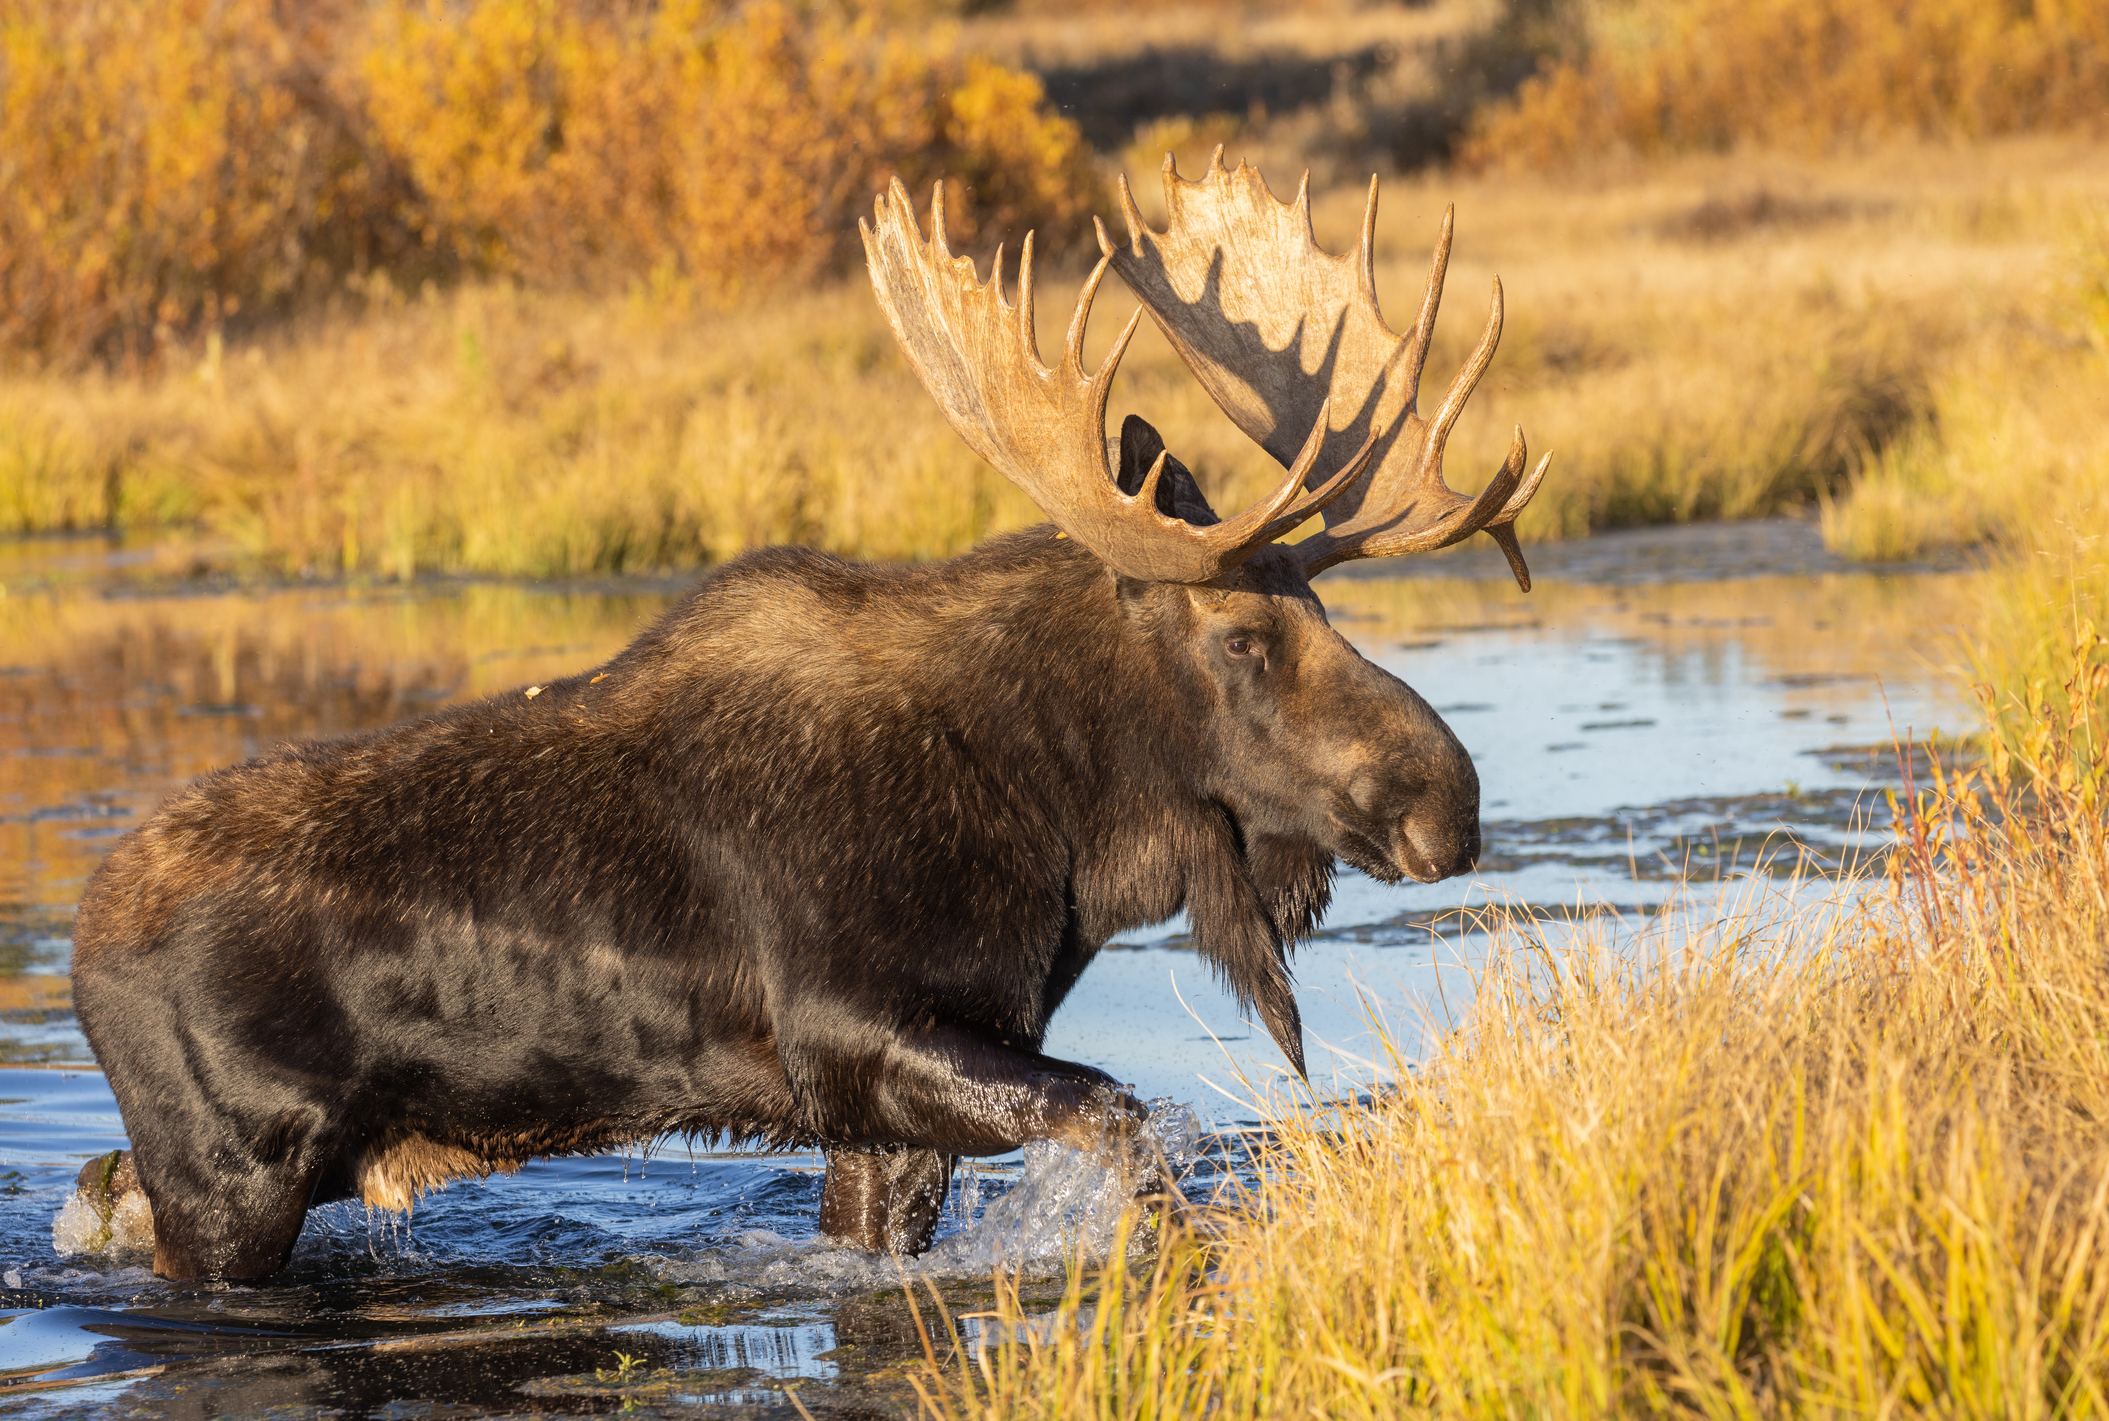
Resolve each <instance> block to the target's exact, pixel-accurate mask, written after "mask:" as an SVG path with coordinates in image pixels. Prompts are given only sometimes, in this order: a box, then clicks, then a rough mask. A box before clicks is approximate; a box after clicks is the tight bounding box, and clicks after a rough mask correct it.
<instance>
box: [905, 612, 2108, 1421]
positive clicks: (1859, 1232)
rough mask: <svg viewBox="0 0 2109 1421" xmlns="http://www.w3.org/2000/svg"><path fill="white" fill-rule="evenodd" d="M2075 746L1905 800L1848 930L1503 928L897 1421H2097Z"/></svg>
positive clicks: (1997, 758)
mask: <svg viewBox="0 0 2109 1421" xmlns="http://www.w3.org/2000/svg"><path fill="white" fill-rule="evenodd" d="M2065 675H2066V677H2067V678H2069V679H2075V680H2077V681H2079V682H2081V683H2091V682H2094V681H2097V680H2103V679H2109V665H2105V659H2104V656H2103V651H2102V646H2101V643H2100V640H2099V639H2098V638H2097V637H2096V636H2095V635H2094V634H2093V632H2092V629H2091V628H2087V627H2082V628H2081V629H2080V634H2079V636H2078V637H2077V638H2076V639H2073V640H2069V641H2068V642H2067V649H2066V666H2065ZM2105 733H2109V725H2105V724H2104V723H2102V722H2101V721H2100V720H2099V719H2098V718H2096V716H2095V715H2094V713H2093V712H2092V711H2091V710H2090V709H2089V708H2088V706H2087V704H2085V703H2082V704H2081V705H2080V706H2079V707H2078V708H2077V710H2076V714H2075V716H2074V718H2073V719H2072V720H2070V721H2069V722H2067V721H2064V720H2061V721H2059V722H2058V723H2056V724H2054V725H2046V726H2045V727H2044V729H2043V731H2042V733H2040V734H2038V735H2037V736H2035V737H2034V739H2033V740H2032V741H2031V742H2030V745H2029V746H2028V747H2026V748H2025V750H2024V752H2023V753H2021V754H2016V755H2007V754H2004V753H2000V752H1996V751H1995V752H1994V754H1993V755H1992V756H1991V758H1990V759H1989V760H1987V761H1986V762H1985V763H1984V764H1982V765H1981V766H1979V767H1978V768H1975V769H1972V770H1969V771H1966V772H1964V773H1961V774H1943V775H1941V776H1939V777H1938V778H1937V779H1936V780H1935V782H1934V783H1933V784H1932V785H1930V786H1927V787H1925V788H1924V790H1923V793H1922V794H1921V795H1919V796H1916V797H1913V796H1910V795H1907V798H1906V803H1907V807H1909V808H1910V809H1911V810H1913V812H1912V813H1911V814H1909V815H1908V816H1907V818H1906V820H1905V827H1904V829H1903V830H1902V831H1901V842H1900V845H1899V852H1898V853H1897V854H1896V855H1895V856H1894V857H1893V858H1892V860H1891V871H1890V873H1889V876H1888V878H1887V879H1886V881H1879V882H1876V883H1873V884H1871V885H1868V888H1867V892H1866V894H1865V896H1864V897H1862V898H1861V899H1859V900H1858V902H1857V904H1853V905H1850V906H1841V907H1838V908H1836V909H1833V910H1831V911H1829V912H1822V911H1814V912H1812V911H1810V910H1809V909H1808V908H1807V907H1806V906H1801V907H1795V906H1792V905H1782V906H1780V907H1778V908H1776V909H1772V910H1770V911H1768V910H1767V909H1765V908H1764V906H1763V905H1750V906H1748V907H1746V908H1745V909H1744V910H1742V911H1730V912H1727V913H1726V914H1724V915H1723V916H1721V917H1720V919H1719V921H1718V922H1714V923H1711V924H1707V925H1704V926H1699V927H1691V926H1690V925H1687V926H1686V927H1684V928H1681V929H1676V930H1672V931H1660V932H1658V933H1657V934H1655V935H1654V936H1653V937H1652V938H1651V937H1650V936H1649V935H1647V934H1643V935H1642V938H1641V943H1642V948H1641V950H1635V949H1634V948H1633V946H1632V945H1631V944H1627V945H1624V946H1623V947H1622V948H1621V947H1614V946H1613V945H1612V944H1610V943H1608V942H1606V941H1603V940H1595V941H1591V940H1589V939H1587V938H1586V937H1585V938H1580V939H1576V940H1569V941H1555V940H1551V939H1548V938H1545V937H1541V936H1538V935H1536V934H1535V933H1534V932H1532V931H1530V930H1526V929H1523V928H1519V927H1515V926H1511V927H1508V928H1506V929H1504V930H1503V931H1501V932H1500V933H1498V934H1497V945H1496V948H1495V950H1494V951H1493V953H1492V954H1491V956H1490V957H1489V958H1488V959H1487V960H1486V962H1485V963H1484V965H1483V966H1482V967H1480V968H1478V969H1477V971H1476V979H1477V980H1476V994H1475V995H1474V997H1473V999H1472V1002H1471V1004H1470V1006H1469V1007H1468V1008H1466V1009H1464V1011H1463V1013H1462V1015H1461V1017H1460V1018H1459V1019H1457V1020H1455V1021H1454V1022H1448V1023H1442V1025H1444V1026H1446V1027H1447V1029H1444V1030H1439V1031H1434V1032H1430V1033H1428V1036H1429V1040H1428V1043H1427V1044H1426V1046H1425V1047H1424V1049H1423V1052H1422V1054H1421V1055H1420V1057H1419V1058H1418V1059H1416V1060H1411V1061H1409V1060H1405V1059H1400V1058H1398V1057H1397V1056H1394V1058H1393V1059H1392V1060H1390V1061H1389V1062H1387V1063H1386V1064H1387V1065H1388V1066H1389V1067H1390V1069H1391V1074H1392V1075H1393V1077H1394V1078H1395V1081H1396V1084H1395V1085H1393V1086H1392V1087H1390V1088H1388V1089H1385V1090H1382V1091H1379V1092H1377V1093H1376V1094H1375V1095H1374V1096H1373V1097H1370V1098H1365V1099H1363V1100H1360V1101H1354V1102H1320V1103H1318V1104H1315V1105H1311V1106H1304V1105H1300V1104H1298V1103H1296V1102H1294V1101H1291V1100H1288V1099H1285V1098H1280V1097H1277V1098H1276V1099H1275V1100H1274V1101H1273V1102H1272V1112H1273V1120H1272V1130H1271V1132H1270V1133H1269V1135H1268V1136H1267V1137H1266V1138H1264V1139H1263V1140H1262V1141H1261V1142H1260V1144H1259V1145H1258V1160H1257V1168H1256V1171H1255V1173H1256V1177H1257V1179H1258V1181H1259V1182H1258V1183H1257V1185H1256V1186H1255V1187H1254V1189H1253V1191H1252V1192H1251V1193H1249V1194H1248V1195H1246V1196H1245V1197H1242V1198H1232V1199H1228V1200H1226V1201H1224V1202H1222V1203H1221V1204H1220V1205H1219V1206H1218V1207H1217V1208H1215V1209H1212V1210H1209V1211H1205V1212H1204V1213H1203V1214H1201V1215H1200V1217H1199V1218H1198V1219H1197V1220H1196V1221H1195V1222H1194V1223H1193V1224H1192V1225H1190V1226H1189V1227H1188V1228H1187V1229H1186V1230H1185V1231H1183V1232H1176V1233H1174V1234H1173V1236H1172V1237H1170V1238H1169V1239H1168V1240H1167V1241H1166V1242H1165V1243H1164V1245H1163V1246H1162V1248H1161V1249H1160V1251H1159V1253H1158V1255H1157V1259H1156V1262H1155V1265H1154V1269H1153V1270H1146V1271H1145V1273H1144V1274H1143V1275H1142V1276H1139V1277H1136V1276H1130V1274H1129V1273H1128V1272H1127V1271H1125V1269H1124V1268H1123V1267H1120V1266H1116V1267H1113V1268H1111V1269H1108V1270H1106V1271H1105V1272H1104V1273H1103V1274H1098V1275H1087V1273H1086V1272H1083V1271H1080V1272H1079V1274H1078V1275H1077V1281H1076V1282H1075V1283H1074V1284H1073V1286H1072V1290H1071V1293H1070V1295H1069V1298H1068V1299H1067V1301H1066V1303H1065V1304H1064V1308H1063V1310H1062V1312H1061V1314H1060V1316H1059V1317H1058V1318H1057V1320H1056V1321H1055V1322H1054V1323H1052V1324H1051V1325H1050V1324H1049V1323H1048V1322H1047V1321H1046V1320H1044V1319H1043V1320H1041V1322H1040V1323H1039V1325H1037V1326H1035V1327H1033V1328H1030V1329H1023V1330H1006V1329H1003V1328H1001V1327H998V1328H993V1329H990V1331H989V1332H988V1333H985V1334H984V1335H985V1336H988V1335H993V1336H996V1337H1002V1336H1006V1335H1015V1336H1017V1337H1018V1338H1019V1340H1017V1341H1015V1342H1008V1343H1005V1342H997V1343H995V1344H993V1345H985V1346H980V1347H978V1348H977V1347H963V1348H961V1349H960V1351H959V1353H958V1354H957V1356H956V1357H954V1358H952V1359H951V1360H949V1361H947V1360H944V1359H942V1358H941V1357H940V1356H939V1355H938V1354H936V1353H933V1356H932V1362H931V1365H930V1367H929V1368H928V1370H927V1372H926V1374H925V1375H924V1377H923V1378H922V1385H923V1387H924V1393H925V1400H926V1404H927V1410H928V1411H929V1412H930V1413H932V1414H935V1415H940V1416H946V1417H967V1416H977V1417H997V1416H1002V1417H1020V1416H1037V1417H1047V1418H1056V1417H1075V1416H1092V1417H1100V1418H1111V1417H1165V1416H1186V1415H1215V1416H1224V1417H1230V1416H1284V1415H1298V1416H1328V1417H1333V1416H1378V1415H1396V1414H1399V1413H1401V1412H1407V1411H1411V1412H1415V1413H1427V1414H1431V1415H1455V1416H1496V1415H1500V1416H1509V1415H1519V1414H1521V1415H1540V1416H1602V1415H1628V1414H1640V1413H1644V1412H1645V1413H1660V1412H1673V1413H1677V1414H1691V1415H1707V1416H1723V1417H1729V1416H1802V1415H1813V1414H1873V1415H1884V1414H1888V1415H1897V1414H1914V1415H1948V1416H1993V1415H1997V1416H2016V1415H2044V1416H2097V1415H2101V1414H2103V1413H2104V1412H2105V1411H2109V1131H2105V1130H2104V1128H2103V1124H2102V1122H2103V1120H2104V1119H2105V1118H2109V1115H2105V1111H2109V1097H2105V1092H2109V971H2105V969H2104V965H2103V962H2102V959H2101V942H2102V939H2103V935H2104V932H2105V931H2109V908H2105V906H2104V905H2105V903H2109V829H2105V827H2104V821H2103V813H2102V811H2103V807H2104V795H2105V792H2109V778H2105V772H2104V768H2103V766H2102V764H2101V760H2100V757H2099V754H2098V750H2097V748H2096V747H2098V746H2099V744H2100V743H2101V737H2102V736H2103V735H2104V734H2105ZM1460 975H1462V974H1460ZM1087 1284H1088V1285H1089V1286H1088V1287H1087Z"/></svg>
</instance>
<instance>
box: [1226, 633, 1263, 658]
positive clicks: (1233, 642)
mask: <svg viewBox="0 0 2109 1421" xmlns="http://www.w3.org/2000/svg"><path fill="white" fill-rule="evenodd" d="M1223 649H1224V650H1225V651H1227V652H1229V653H1230V654H1231V655H1232V656H1254V655H1257V653H1256V652H1254V651H1253V649H1252V638H1250V637H1242V636H1234V637H1231V638H1230V639H1229V640H1228V641H1225V642H1224V643H1223Z"/></svg>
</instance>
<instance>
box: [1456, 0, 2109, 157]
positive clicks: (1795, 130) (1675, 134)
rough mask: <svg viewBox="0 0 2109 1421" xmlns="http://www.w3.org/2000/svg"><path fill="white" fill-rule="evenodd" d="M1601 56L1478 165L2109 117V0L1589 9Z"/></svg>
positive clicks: (1589, 58) (1549, 94) (1521, 115)
mask: <svg viewBox="0 0 2109 1421" xmlns="http://www.w3.org/2000/svg"><path fill="white" fill-rule="evenodd" d="M1584 13H1585V15H1586V17H1587V18H1588V20H1589V21H1590V26H1589V27H1590V29H1591V30H1592V32H1593V33H1592V41H1593V42H1592V44H1591V46H1590V51H1589V53H1588V54H1586V55H1585V56H1581V57H1571V58H1567V59H1564V60H1561V61H1559V62H1557V63H1548V64H1547V65H1546V67H1545V68H1544V69H1543V71H1542V72H1541V73H1540V74H1539V75H1538V76H1537V77H1535V78H1533V79H1530V80H1528V81H1526V82H1525V84H1524V85H1523V87H1522V89H1521V91H1520V92H1519V93H1518V94H1517V96H1516V98H1515V99H1514V100H1513V101H1511V102H1508V103H1505V104H1501V105H1498V106H1496V107H1494V108H1492V109H1489V110H1487V111H1484V112H1482V113H1481V115H1480V116H1479V118H1478V120H1477V122H1476V123H1475V125H1474V128H1473V131H1472V133H1471V135H1470V136H1469V138H1468V139H1467V141H1466V143H1465V145H1464V148H1463V150H1462V157H1463V159H1464V161H1465V162H1467V163H1468V164H1471V165H1473V166H1477V167H1490V166H1515V167H1532V168H1545V167H1550V166H1552V165H1554V164H1556V163H1559V162H1561V161H1564V160H1566V159H1569V158H1572V157H1575V156H1579V155H1583V154H1587V153H1593V152H1604V151H1613V150H1618V149H1626V150H1629V151H1632V152H1636V153H1640V154H1643V155H1652V154H1656V153H1661V152H1667V151H1675V150H1693V149H1725V148H1730V147H1733V146H1734V145H1735V144H1737V143H1740V142H1757V143H1760V144H1768V145H1773V146H1780V147H1799V148H1808V147H1820V146H1822V145H1824V144H1827V143H1830V142H1833V141H1836V140H1839V139H1851V138H1858V137H1883V136H1894V135H1898V134H1909V135H1915V136H1924V137H1934V138H1948V137H1964V138H1979V137H1986V136H1990V135H1994V134H2002V133H2016V132H2023V131H2029V130H2056V129H2074V128H2078V129H2086V128H2100V127H2102V126H2103V125H2104V122H2105V120H2109V5H2104V4H2102V3H2101V0H2019V3H2007V4H1994V3H1990V0H1624V3H1597V4H1595V5H1592V6H1590V7H1588V8H1587V9H1586V10H1585V11H1584Z"/></svg>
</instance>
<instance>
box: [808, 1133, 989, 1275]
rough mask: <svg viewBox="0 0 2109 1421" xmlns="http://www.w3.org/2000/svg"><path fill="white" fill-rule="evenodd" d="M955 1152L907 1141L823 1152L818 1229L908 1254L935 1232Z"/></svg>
mask: <svg viewBox="0 0 2109 1421" xmlns="http://www.w3.org/2000/svg"><path fill="white" fill-rule="evenodd" d="M957 1163H958V1159H957V1157H956V1156H953V1155H947V1154H940V1153H939V1152H938V1151H936V1150H919V1149H916V1148H915V1147H914V1146H912V1145H843V1146H840V1147H838V1148H835V1149H831V1150H829V1151H827V1179H826V1181H825V1182H824V1183H823V1184H822V1185H821V1186H820V1232H821V1234H822V1235H823V1236H825V1237H827V1238H831V1239H834V1240H835V1241H836V1242H837V1243H844V1244H848V1245H849V1246H851V1247H852V1248H861V1249H864V1250H866V1251H867V1252H870V1253H898V1254H901V1255H903V1256H904V1257H913V1256H914V1255H916V1254H918V1253H921V1252H923V1251H924V1250H925V1249H927V1248H929V1247H930V1241H931V1240H932V1239H933V1238H935V1237H936V1236H937V1216H938V1213H939V1211H941V1210H942V1209H943V1208H944V1206H945V1194H946V1192H947V1190H949V1189H950V1188H951V1185H952V1167H953V1165H955V1164H957Z"/></svg>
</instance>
